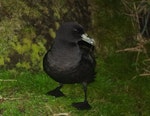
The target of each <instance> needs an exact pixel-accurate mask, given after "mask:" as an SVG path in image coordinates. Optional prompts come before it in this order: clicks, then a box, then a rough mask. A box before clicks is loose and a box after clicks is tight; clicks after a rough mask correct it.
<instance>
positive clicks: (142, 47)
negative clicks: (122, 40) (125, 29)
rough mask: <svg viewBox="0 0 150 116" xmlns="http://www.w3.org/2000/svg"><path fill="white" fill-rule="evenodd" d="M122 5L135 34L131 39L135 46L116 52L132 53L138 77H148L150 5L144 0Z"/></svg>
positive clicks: (149, 61) (149, 72)
mask: <svg viewBox="0 0 150 116" xmlns="http://www.w3.org/2000/svg"><path fill="white" fill-rule="evenodd" d="M122 3H123V4H124V7H125V9H126V14H127V15H128V16H130V17H131V21H132V24H133V27H134V28H133V29H134V31H135V32H136V33H135V35H134V36H132V38H131V39H132V41H134V43H135V44H134V45H132V46H130V47H128V48H125V49H123V50H119V51H118V52H132V53H133V55H134V56H135V61H134V65H135V68H136V71H137V74H138V76H144V77H145V76H150V67H149V64H150V52H149V49H150V47H149V46H150V3H149V2H148V1H145V0H142V1H128V0H122Z"/></svg>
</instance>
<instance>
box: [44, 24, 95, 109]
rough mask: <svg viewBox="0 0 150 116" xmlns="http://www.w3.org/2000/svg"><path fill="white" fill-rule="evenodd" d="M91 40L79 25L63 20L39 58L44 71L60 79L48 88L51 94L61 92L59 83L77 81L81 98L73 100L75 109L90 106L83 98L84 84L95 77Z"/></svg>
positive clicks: (85, 86) (60, 93)
mask: <svg viewBox="0 0 150 116" xmlns="http://www.w3.org/2000/svg"><path fill="white" fill-rule="evenodd" d="M95 65H96V62H95V58H94V40H93V39H90V38H89V37H87V36H86V35H85V32H84V29H83V27H82V26H81V25H80V24H78V23H76V22H67V23H64V24H63V25H62V26H61V27H60V28H59V29H58V31H57V32H56V38H55V40H54V43H53V45H52V47H51V48H50V50H48V52H47V53H46V55H45V56H44V59H43V67H44V71H45V72H46V73H47V74H48V75H49V76H50V77H51V78H52V79H54V80H55V81H57V82H58V83H60V86H59V87H57V88H56V89H54V90H52V91H50V92H48V94H50V95H53V96H55V97H59V96H64V94H63V93H62V92H61V91H60V89H61V88H62V86H63V84H73V83H81V84H82V85H83V89H84V93H85V99H84V101H83V102H78V103H73V104H72V105H73V106H74V107H76V108H77V109H81V110H84V109H90V108H91V106H90V105H89V103H88V101H87V92H86V91H87V84H88V83H90V82H92V81H93V80H94V78H95Z"/></svg>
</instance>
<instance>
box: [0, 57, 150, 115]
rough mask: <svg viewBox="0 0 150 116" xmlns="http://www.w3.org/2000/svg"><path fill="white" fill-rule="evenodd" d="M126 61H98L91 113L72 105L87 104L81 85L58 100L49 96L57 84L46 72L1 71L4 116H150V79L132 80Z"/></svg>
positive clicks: (0, 98) (70, 88)
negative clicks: (73, 103)
mask: <svg viewBox="0 0 150 116" xmlns="http://www.w3.org/2000/svg"><path fill="white" fill-rule="evenodd" d="M118 58H119V59H118ZM117 59H118V60H117ZM125 59H126V57H120V56H119V55H118V56H117V57H116V56H115V57H111V58H107V60H105V61H104V60H102V59H98V64H97V77H96V80H95V82H94V83H91V84H90V85H89V86H88V100H89V102H90V104H91V105H92V109H91V110H88V111H86V110H85V111H79V110H77V109H75V108H73V107H72V106H71V104H72V102H76V101H82V100H83V96H84V94H83V90H82V86H81V85H80V84H74V85H65V86H64V87H63V88H62V91H63V92H64V94H65V95H66V96H65V97H61V98H55V97H52V96H47V95H46V92H48V91H49V90H52V89H53V88H55V87H56V86H57V83H56V82H55V81H53V80H52V79H50V78H49V77H48V76H47V75H46V74H45V73H44V72H37V73H30V72H28V71H22V72H17V71H15V70H14V71H4V70H3V71H0V79H1V81H0V115H1V116H53V115H57V114H58V115H59V114H60V113H66V114H65V115H68V116H148V115H149V114H150V99H149V98H150V91H149V90H150V84H149V82H150V78H149V77H144V78H141V77H137V78H132V77H133V76H134V71H133V70H132V69H131V67H129V66H128V65H129V63H127V61H126V60H125ZM127 64H128V65H127ZM121 67H122V68H121ZM10 79H12V80H10Z"/></svg>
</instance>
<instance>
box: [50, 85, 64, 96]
mask: <svg viewBox="0 0 150 116" xmlns="http://www.w3.org/2000/svg"><path fill="white" fill-rule="evenodd" d="M62 87H63V84H61V83H60V85H59V86H58V87H56V88H55V89H54V90H51V91H49V92H47V95H52V96H55V97H62V96H65V95H64V94H63V92H61V91H60V89H61V88H62Z"/></svg>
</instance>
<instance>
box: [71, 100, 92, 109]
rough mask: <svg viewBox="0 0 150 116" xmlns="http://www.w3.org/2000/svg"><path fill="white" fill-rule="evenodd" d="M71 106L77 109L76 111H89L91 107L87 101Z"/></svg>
mask: <svg viewBox="0 0 150 116" xmlns="http://www.w3.org/2000/svg"><path fill="white" fill-rule="evenodd" d="M72 106H73V107H75V108H77V109H78V110H90V109H91V106H90V104H89V103H88V101H84V102H77V103H72Z"/></svg>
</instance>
